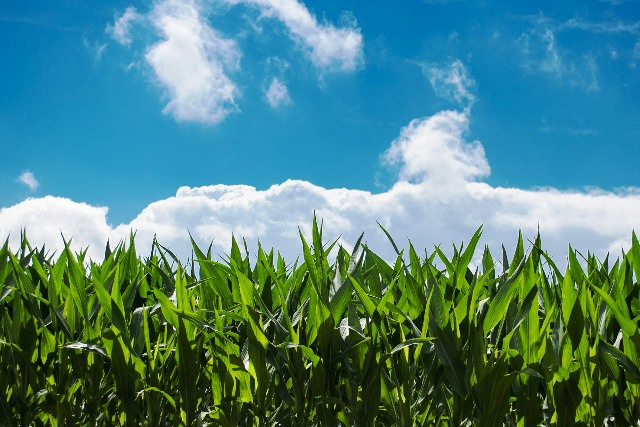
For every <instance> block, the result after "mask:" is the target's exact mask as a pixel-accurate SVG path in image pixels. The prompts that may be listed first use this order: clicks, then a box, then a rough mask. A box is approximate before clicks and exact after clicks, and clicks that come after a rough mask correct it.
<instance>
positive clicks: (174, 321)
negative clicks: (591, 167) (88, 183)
mask: <svg viewBox="0 0 640 427" xmlns="http://www.w3.org/2000/svg"><path fill="white" fill-rule="evenodd" d="M312 230H313V233H312V236H311V240H310V241H307V240H306V239H305V237H304V236H302V234H301V258H300V261H296V262H294V263H287V262H286V261H285V260H284V259H282V257H281V256H280V255H279V254H278V253H277V252H275V251H273V250H271V251H265V250H263V248H262V247H260V246H259V247H258V248H257V252H256V253H255V254H254V255H252V256H250V255H249V253H248V251H247V250H246V245H245V250H242V249H241V247H240V245H238V243H237V242H236V240H235V239H233V241H232V244H231V250H230V252H229V255H228V257H227V258H226V260H225V261H224V262H218V261H216V260H215V259H214V257H213V256H212V253H211V247H209V248H208V249H207V250H206V251H203V250H202V249H201V248H199V247H198V246H197V245H196V244H195V242H194V243H193V251H194V260H193V263H192V265H191V268H185V266H184V265H182V264H181V263H180V262H179V261H178V260H177V258H176V257H175V256H174V255H173V254H172V253H171V251H170V250H169V249H167V248H164V247H162V246H161V245H160V244H158V243H157V242H154V244H153V249H152V252H151V254H150V255H149V256H148V257H145V258H142V257H140V256H139V255H138V254H137V253H136V249H135V245H134V244H133V239H131V241H130V242H129V244H128V245H127V246H125V245H124V244H120V245H119V246H117V247H116V248H114V249H113V250H112V249H111V248H109V247H107V249H106V251H105V258H104V260H103V261H102V262H100V263H96V262H93V261H91V260H89V259H87V258H86V253H85V252H80V253H74V252H73V251H71V250H70V248H69V246H68V245H67V246H66V248H65V250H64V251H63V252H61V253H60V254H58V255H55V256H52V255H50V254H48V253H46V252H45V251H44V249H39V248H35V247H32V246H31V244H30V243H29V242H28V241H27V239H26V238H23V241H22V242H21V245H20V247H19V248H17V251H15V252H14V251H13V249H12V248H10V247H9V245H8V242H5V243H4V245H3V246H2V248H0V424H2V425H7V426H31V425H35V426H44V425H53V426H66V425H89V426H112V425H122V426H129V425H132V426H133V425H136V426H137V425H148V426H158V425H167V426H173V425H180V426H204V425H212V426H215V425H217V426H274V425H279V426H312V425H322V426H324V425H326V426H335V425H343V426H374V425H379V426H392V425H395V426H413V425H416V426H417V425H419V426H422V425H442V426H448V425H453V426H465V425H467V426H499V425H508V426H511V425H513V426H539V425H548V426H571V425H585V426H586V425H588V426H591V425H593V426H595V425H597V426H602V425H637V424H638V423H639V422H640V368H639V367H640V361H639V354H640V332H639V331H638V316H640V291H639V289H640V287H639V286H638V283H637V280H638V277H640V244H639V243H638V240H637V238H636V236H635V234H633V235H632V246H631V250H630V251H629V252H628V253H626V254H623V255H622V256H621V257H620V258H619V259H616V260H610V259H609V258H608V257H607V258H605V259H604V260H603V261H602V262H600V261H599V260H597V259H596V258H595V257H594V256H592V255H590V254H588V255H587V256H586V258H580V255H579V254H578V253H576V252H575V251H573V250H570V251H569V253H568V262H567V266H566V268H564V269H563V270H561V269H560V268H559V267H558V266H557V265H556V264H555V263H554V262H553V261H552V260H551V259H550V257H549V256H548V255H547V254H546V253H545V252H544V249H543V246H542V243H541V240H540V237H539V236H538V237H537V238H536V240H535V241H534V242H533V245H532V248H531V249H530V250H529V251H528V252H527V251H525V249H524V244H523V239H522V236H519V238H518V241H517V245H516V250H515V253H514V254H513V256H512V257H511V258H509V257H508V256H507V254H506V253H504V251H503V253H502V254H501V256H500V262H496V261H494V258H493V256H492V254H491V253H490V252H489V250H488V249H487V248H484V249H483V250H480V249H478V248H477V245H478V243H479V240H480V237H481V230H478V231H477V232H476V233H475V234H474V235H473V236H472V237H471V239H470V241H469V244H468V245H467V246H466V247H460V248H455V247H454V251H453V255H452V256H451V257H447V256H446V255H445V254H444V253H443V252H442V251H441V250H440V249H439V248H435V249H434V251H433V252H432V253H431V254H430V255H426V256H425V257H421V256H419V255H418V253H417V252H416V251H415V249H414V247H413V246H412V245H411V244H410V245H409V247H408V249H407V250H406V252H400V251H398V254H397V258H396V259H395V260H392V262H391V263H389V262H388V260H384V259H382V258H381V257H379V256H378V255H376V254H375V253H374V252H373V251H372V250H371V249H370V248H368V247H367V246H365V245H363V244H362V241H361V240H362V238H361V239H360V240H358V241H357V243H356V244H355V247H354V249H353V251H352V252H351V253H348V252H347V251H346V250H345V249H344V248H341V247H336V246H335V242H334V243H333V244H326V243H325V241H324V240H323V238H322V228H321V227H320V226H318V224H317V223H316V222H315V220H314V223H313V228H312ZM385 232H386V231H385ZM389 239H391V236H389ZM391 243H392V245H393V247H395V248H397V246H396V245H395V243H394V242H393V240H392V239H391ZM330 253H332V254H333V255H332V256H329V254H330ZM476 259H477V260H479V262H478V265H474V264H473V263H472V260H476ZM194 264H195V265H194Z"/></svg>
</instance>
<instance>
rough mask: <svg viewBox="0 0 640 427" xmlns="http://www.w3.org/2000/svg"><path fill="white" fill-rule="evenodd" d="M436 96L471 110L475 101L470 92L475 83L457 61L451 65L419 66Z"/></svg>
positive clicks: (460, 62) (462, 65)
mask: <svg viewBox="0 0 640 427" xmlns="http://www.w3.org/2000/svg"><path fill="white" fill-rule="evenodd" d="M420 66H421V67H422V71H423V72H424V74H425V75H426V76H427V79H428V80H429V83H430V84H431V87H432V88H433V90H434V92H435V93H436V95H438V96H440V97H442V98H445V99H448V100H452V101H455V102H457V103H458V104H459V105H462V106H465V107H466V108H471V106H472V105H473V103H474V101H475V96H474V95H473V93H472V90H473V88H474V86H475V81H474V80H473V79H472V78H471V76H470V75H469V73H468V71H467V69H466V67H465V66H464V64H463V63H462V61H460V60H459V59H455V60H453V62H451V64H447V65H444V66H442V65H436V64H420Z"/></svg>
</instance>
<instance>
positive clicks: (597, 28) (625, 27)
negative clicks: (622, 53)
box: [559, 18, 640, 34]
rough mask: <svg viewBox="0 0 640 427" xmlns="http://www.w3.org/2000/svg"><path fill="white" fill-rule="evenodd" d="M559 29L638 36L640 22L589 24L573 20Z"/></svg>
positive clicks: (576, 19) (580, 20)
mask: <svg viewBox="0 0 640 427" xmlns="http://www.w3.org/2000/svg"><path fill="white" fill-rule="evenodd" d="M559 28H560V29H566V28H569V29H579V30H583V31H593V32H596V33H614V34H616V33H626V34H638V33H640V21H639V22H634V23H633V24H629V23H626V22H621V21H609V22H589V21H585V20H583V19H578V18H572V19H569V20H568V21H566V22H564V23H563V24H562V25H560V27H559Z"/></svg>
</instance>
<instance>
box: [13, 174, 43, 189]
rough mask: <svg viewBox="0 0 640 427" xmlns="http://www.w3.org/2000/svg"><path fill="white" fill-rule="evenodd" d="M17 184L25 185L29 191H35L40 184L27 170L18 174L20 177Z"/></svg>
mask: <svg viewBox="0 0 640 427" xmlns="http://www.w3.org/2000/svg"><path fill="white" fill-rule="evenodd" d="M18 182H20V183H22V184H24V185H26V186H27V187H28V188H29V190H31V191H36V190H37V189H38V187H40V182H38V180H37V179H36V176H35V175H34V174H33V172H30V171H28V170H26V171H24V172H22V173H21V174H20V176H19V177H18Z"/></svg>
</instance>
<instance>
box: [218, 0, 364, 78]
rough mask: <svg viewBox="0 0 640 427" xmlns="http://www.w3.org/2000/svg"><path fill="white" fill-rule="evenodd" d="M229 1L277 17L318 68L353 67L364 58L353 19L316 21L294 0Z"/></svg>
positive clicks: (361, 44) (339, 68)
mask: <svg viewBox="0 0 640 427" xmlns="http://www.w3.org/2000/svg"><path fill="white" fill-rule="evenodd" d="M226 1H227V3H229V4H240V3H242V4H247V5H251V6H254V7H257V8H259V9H260V12H261V14H262V17H263V18H274V19H277V20H279V21H281V22H282V23H283V24H284V25H285V26H286V27H287V30H288V31H289V33H290V34H291V36H292V37H293V38H294V40H296V41H297V42H298V43H299V44H300V45H301V46H303V48H304V49H305V50H306V51H307V53H308V55H309V57H310V59H311V62H312V63H313V64H314V65H315V66H316V67H319V68H323V69H329V70H332V69H337V70H342V71H353V70H355V69H357V68H358V67H360V66H361V65H362V62H363V60H364V54H363V40H362V34H361V32H360V29H359V28H358V27H357V23H356V22H354V19H351V21H352V22H350V24H349V25H348V26H346V27H336V26H334V25H333V24H331V23H323V24H321V23H319V22H318V20H317V19H316V18H315V17H314V16H313V15H312V14H311V12H309V9H307V7H306V6H305V5H304V4H302V3H301V2H299V1H298V0H226Z"/></svg>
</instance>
